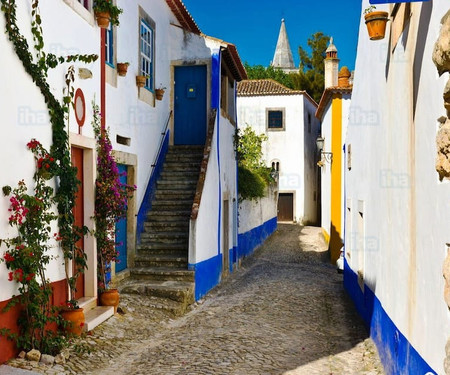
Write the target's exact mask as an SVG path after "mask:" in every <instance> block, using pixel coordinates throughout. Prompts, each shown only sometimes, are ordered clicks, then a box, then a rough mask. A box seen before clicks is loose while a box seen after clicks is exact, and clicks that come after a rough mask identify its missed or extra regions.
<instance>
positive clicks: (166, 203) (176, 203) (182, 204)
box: [152, 199, 192, 210]
mask: <svg viewBox="0 0 450 375" xmlns="http://www.w3.org/2000/svg"><path fill="white" fill-rule="evenodd" d="M191 207H192V199H156V200H155V201H154V202H153V203H152V210H158V209H160V208H170V209H173V210H177V209H180V208H181V209H190V208H191Z"/></svg>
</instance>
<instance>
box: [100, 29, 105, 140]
mask: <svg viewBox="0 0 450 375" xmlns="http://www.w3.org/2000/svg"><path fill="white" fill-rule="evenodd" d="M105 43H106V29H103V28H100V113H101V123H100V124H101V130H102V134H103V133H104V132H105V128H106V66H105V59H106V51H105Z"/></svg>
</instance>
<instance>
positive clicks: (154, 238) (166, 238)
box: [141, 231, 189, 244]
mask: <svg viewBox="0 0 450 375" xmlns="http://www.w3.org/2000/svg"><path fill="white" fill-rule="evenodd" d="M188 239H189V233H188V232H186V231H185V232H175V231H173V232H144V233H142V234H141V241H151V242H160V243H181V242H183V243H186V244H187V243H188Z"/></svg>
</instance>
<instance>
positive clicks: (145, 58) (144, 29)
mask: <svg viewBox="0 0 450 375" xmlns="http://www.w3.org/2000/svg"><path fill="white" fill-rule="evenodd" d="M140 32H141V35H140V39H141V40H140V55H141V56H140V62H141V67H140V68H141V75H143V76H146V77H147V80H146V81H145V87H146V88H147V89H149V90H150V91H153V90H154V81H155V80H154V73H153V61H154V35H153V29H152V28H151V27H150V25H149V24H148V23H147V22H146V21H145V20H144V19H143V18H141V28H140Z"/></svg>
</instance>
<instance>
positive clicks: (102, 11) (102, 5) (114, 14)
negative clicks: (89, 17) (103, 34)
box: [93, 0, 123, 29]
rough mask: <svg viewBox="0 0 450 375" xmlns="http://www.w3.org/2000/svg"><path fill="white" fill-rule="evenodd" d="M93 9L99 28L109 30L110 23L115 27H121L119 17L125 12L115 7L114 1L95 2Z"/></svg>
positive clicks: (98, 0) (99, 0)
mask: <svg viewBox="0 0 450 375" xmlns="http://www.w3.org/2000/svg"><path fill="white" fill-rule="evenodd" d="M93 9H94V12H95V15H96V17H97V24H98V26H99V27H102V28H105V29H107V28H108V27H109V23H110V22H111V24H112V25H114V26H119V24H120V22H119V16H120V15H121V14H122V13H123V10H122V9H121V8H119V7H117V6H116V5H114V3H113V2H112V0H94V6H93Z"/></svg>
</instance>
